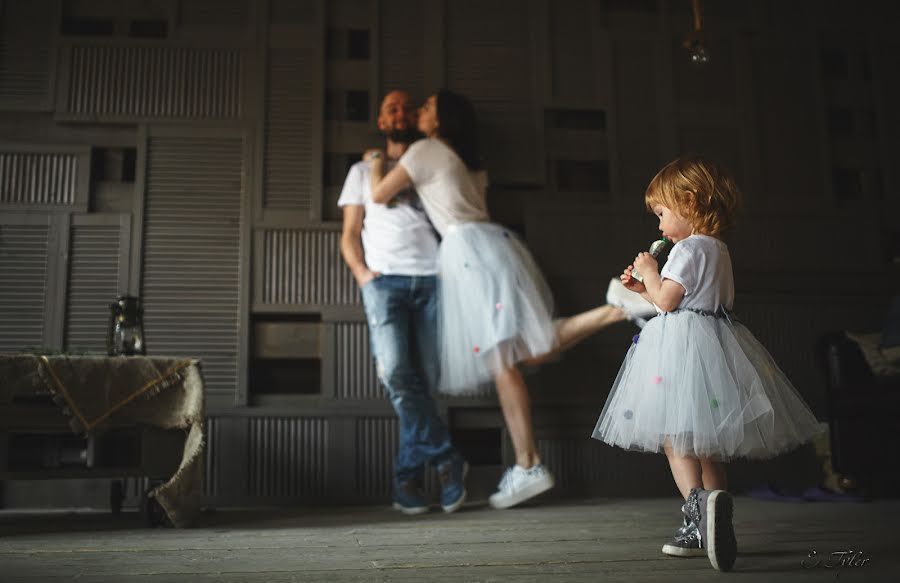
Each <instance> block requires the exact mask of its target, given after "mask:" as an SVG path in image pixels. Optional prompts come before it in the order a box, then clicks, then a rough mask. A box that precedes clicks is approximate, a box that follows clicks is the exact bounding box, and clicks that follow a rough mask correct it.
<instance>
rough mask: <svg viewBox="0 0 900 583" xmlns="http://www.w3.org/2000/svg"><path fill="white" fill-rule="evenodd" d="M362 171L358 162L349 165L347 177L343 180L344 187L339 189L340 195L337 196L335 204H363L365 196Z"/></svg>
mask: <svg viewBox="0 0 900 583" xmlns="http://www.w3.org/2000/svg"><path fill="white" fill-rule="evenodd" d="M363 179H364V176H363V172H362V170H361V169H360V167H359V165H358V164H354V165H353V166H351V167H350V172H348V173H347V179H346V180H345V181H344V188H343V189H341V196H340V198H338V201H337V205H338V206H347V205H351V204H359V205H362V204H365V203H366V200H365V196H364V194H363V193H364V192H365V190H364V188H365V185H364V184H363Z"/></svg>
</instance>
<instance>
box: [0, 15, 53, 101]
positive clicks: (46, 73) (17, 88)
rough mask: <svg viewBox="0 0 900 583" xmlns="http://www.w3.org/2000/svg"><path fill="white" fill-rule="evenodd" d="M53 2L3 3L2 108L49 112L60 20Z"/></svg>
mask: <svg viewBox="0 0 900 583" xmlns="http://www.w3.org/2000/svg"><path fill="white" fill-rule="evenodd" d="M56 4H57V3H56V2H54V1H52V0H7V1H6V2H3V3H0V106H2V108H3V109H18V110H49V109H50V108H51V103H50V86H51V84H50V71H51V68H52V67H51V63H52V61H51V49H50V47H52V46H53V38H54V37H55V34H56V30H55V26H56V24H57V22H56V20H55V19H54V18H52V17H49V18H48V15H53V14H55V13H56Z"/></svg>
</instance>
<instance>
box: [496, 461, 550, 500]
mask: <svg viewBox="0 0 900 583" xmlns="http://www.w3.org/2000/svg"><path fill="white" fill-rule="evenodd" d="M555 483H556V481H555V480H554V479H553V474H551V473H550V471H549V470H548V469H547V468H545V467H544V465H543V464H535V465H534V466H532V467H530V468H528V469H527V470H526V469H525V468H523V467H522V466H520V465H514V466H512V467H511V468H509V469H507V470H506V472H504V473H503V477H502V478H500V484H499V485H498V486H497V491H496V492H494V494H492V495H491V497H490V503H491V506H493V507H494V508H498V509H502V508H510V507H512V506H515V505H516V504H521V503H522V502H525V501H526V500H529V499H531V498H534V497H535V496H537V495H538V494H542V493H543V492H546V491H547V490H549V489H550V488H552V487H553V485H554V484H555Z"/></svg>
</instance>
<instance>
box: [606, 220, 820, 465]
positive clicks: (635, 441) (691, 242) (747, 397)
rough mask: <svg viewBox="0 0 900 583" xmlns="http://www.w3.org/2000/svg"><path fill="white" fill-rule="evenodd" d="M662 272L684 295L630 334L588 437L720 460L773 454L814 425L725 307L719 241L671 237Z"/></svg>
mask: <svg viewBox="0 0 900 583" xmlns="http://www.w3.org/2000/svg"><path fill="white" fill-rule="evenodd" d="M660 275H662V276H663V277H664V278H668V279H672V280H674V281H677V282H678V283H680V284H682V285H683V286H684V288H685V290H686V294H685V296H684V299H683V300H682V302H681V304H680V305H679V307H678V309H677V310H675V311H674V312H670V313H662V314H660V315H658V316H657V317H655V318H653V319H651V320H650V321H649V322H648V323H647V325H646V326H645V327H644V328H643V330H641V333H640V335H639V336H636V337H635V341H634V343H633V344H632V345H631V347H630V348H629V349H628V353H627V355H626V357H625V362H624V363H623V364H622V367H621V369H620V370H619V374H618V376H617V377H616V380H615V383H614V384H613V388H612V390H611V392H610V395H609V398H608V399H607V401H606V405H605V407H604V408H603V412H602V413H601V415H600V419H599V420H598V422H597V425H596V427H595V429H594V432H593V437H594V438H596V439H599V440H601V441H604V442H606V443H608V444H610V445H615V446H619V447H622V448H625V449H629V450H638V451H645V452H661V451H663V450H664V448H665V446H666V444H671V446H672V447H673V448H674V450H675V452H676V453H678V454H680V455H691V456H695V457H704V458H712V459H718V460H728V459H732V458H738V457H744V458H769V457H773V456H775V455H778V454H779V453H782V452H784V451H786V450H789V449H792V448H794V447H796V446H798V445H800V444H802V443H804V442H806V441H808V440H809V439H810V438H811V437H813V436H814V435H815V434H816V433H818V432H819V431H820V430H821V429H820V426H819V423H818V421H817V420H816V418H815V416H814V415H813V413H812V412H811V411H810V409H809V407H808V406H807V405H806V403H805V402H804V401H803V398H802V397H801V396H800V394H799V393H798V392H797V390H796V389H795V388H794V387H793V385H792V384H791V382H790V381H789V380H788V378H787V377H786V376H785V374H784V373H783V372H782V371H781V369H779V368H778V365H777V364H775V361H774V360H773V359H772V356H771V355H770V354H769V352H768V351H767V350H766V348H765V347H764V346H763V345H762V344H760V342H759V341H758V340H757V339H756V338H755V337H754V336H753V334H751V333H750V331H749V330H748V329H747V328H746V327H745V326H744V325H743V324H741V323H740V322H738V321H736V319H735V318H734V316H733V315H732V314H731V313H730V309H731V307H732V304H733V301H734V284H733V276H732V267H731V259H730V256H729V254H728V248H727V246H726V245H725V244H724V243H723V242H722V241H720V240H718V239H715V238H713V237H707V236H703V235H692V236H691V237H688V238H687V239H684V240H682V241H679V242H678V243H676V244H675V246H674V247H673V248H672V251H671V253H670V254H669V258H668V261H667V262H666V264H665V266H664V268H663V270H662V271H661V272H660Z"/></svg>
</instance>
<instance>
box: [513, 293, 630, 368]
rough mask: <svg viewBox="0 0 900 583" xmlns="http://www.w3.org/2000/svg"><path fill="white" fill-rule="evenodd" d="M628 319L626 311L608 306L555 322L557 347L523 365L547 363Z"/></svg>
mask: <svg viewBox="0 0 900 583" xmlns="http://www.w3.org/2000/svg"><path fill="white" fill-rule="evenodd" d="M627 319H628V316H627V315H626V314H625V311H624V310H622V309H621V308H617V307H615V306H610V305H608V304H606V305H603V306H600V307H598V308H594V309H592V310H587V311H586V312H581V313H580V314H575V315H574V316H570V317H568V318H558V319H557V320H554V324H556V347H555V348H554V349H553V350H551V351H550V352H548V353H547V354H541V355H538V356H535V357H533V358H530V359H528V360H526V361H524V363H523V364H526V365H528V366H534V365H538V364H541V363H543V362H546V361H547V360H549V359H551V358H553V357H555V356H556V355H557V354H560V353H562V352H565V351H566V350H568V349H570V348H572V347H573V346H575V345H576V344H578V343H579V342H581V341H582V340H584V339H585V338H587V337H588V336H591V335H592V334H596V333H597V332H598V331H600V330H602V329H603V328H606V327H607V326H611V325H613V324H615V323H617V322H623V321H625V320H627Z"/></svg>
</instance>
